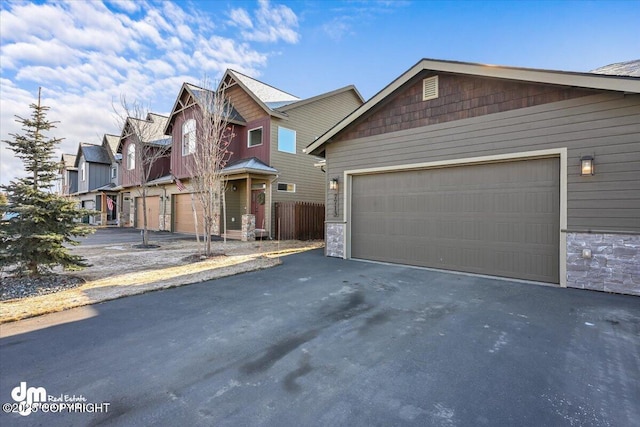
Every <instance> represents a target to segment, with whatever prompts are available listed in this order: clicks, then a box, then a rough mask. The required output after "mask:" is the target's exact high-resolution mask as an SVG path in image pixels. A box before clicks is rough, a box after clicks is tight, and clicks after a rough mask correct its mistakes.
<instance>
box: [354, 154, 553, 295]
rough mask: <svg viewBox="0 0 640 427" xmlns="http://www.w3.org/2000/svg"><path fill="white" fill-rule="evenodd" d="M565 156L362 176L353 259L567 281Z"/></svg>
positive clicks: (357, 193)
mask: <svg viewBox="0 0 640 427" xmlns="http://www.w3.org/2000/svg"><path fill="white" fill-rule="evenodd" d="M559 182H560V166H559V159H558V158H546V159H533V160H531V159H528V160H520V161H508V162H500V163H486V164H475V165H466V166H453V167H442V168H435V169H422V170H404V171H395V172H384V173H372V174H362V175H354V176H353V177H352V184H351V185H352V187H351V218H350V224H351V233H350V235H351V257H352V258H359V259H365V260H376V261H384V262H392V263H400V264H409V265H416V266H422V267H432V268H440V269H446V270H455V271H463V272H470V273H479V274H488V275H495V276H503V277H509V278H518V279H525V280H534V281H541V282H550V283H559V243H560V238H559V235H560V190H559V189H560V183H559Z"/></svg>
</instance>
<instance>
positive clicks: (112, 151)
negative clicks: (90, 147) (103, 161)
mask: <svg viewBox="0 0 640 427" xmlns="http://www.w3.org/2000/svg"><path fill="white" fill-rule="evenodd" d="M119 143H120V137H119V136H118V135H109V134H105V135H104V136H103V138H102V147H103V148H104V149H105V150H106V151H107V153H108V154H109V159H110V161H111V165H110V166H109V182H108V183H107V184H105V185H103V186H102V187H100V188H98V189H97V191H101V192H102V193H103V194H104V199H103V203H102V206H101V207H102V214H103V215H104V216H105V217H106V224H108V225H116V224H120V218H124V225H126V223H127V222H128V220H129V212H128V207H129V206H128V203H127V202H129V200H125V202H126V203H123V201H122V199H123V196H122V195H121V194H120V193H119V191H120V190H122V185H121V184H122V171H121V163H122V155H121V154H119V153H118V152H117V150H118V144H119ZM123 206H124V208H123ZM103 223H104V222H103Z"/></svg>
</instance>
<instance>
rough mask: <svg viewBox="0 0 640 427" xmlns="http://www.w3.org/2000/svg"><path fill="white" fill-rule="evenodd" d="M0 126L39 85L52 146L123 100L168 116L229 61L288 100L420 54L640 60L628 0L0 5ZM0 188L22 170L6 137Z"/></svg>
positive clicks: (67, 144) (78, 136)
mask: <svg viewBox="0 0 640 427" xmlns="http://www.w3.org/2000/svg"><path fill="white" fill-rule="evenodd" d="M0 7H1V9H0V65H1V76H0V119H1V123H0V133H1V135H0V136H1V139H2V140H5V139H9V138H10V137H9V133H12V132H17V131H19V129H18V125H17V124H16V123H15V121H14V115H16V114H17V115H22V116H25V115H28V114H29V109H28V105H29V104H30V103H31V102H34V101H35V99H36V97H37V88H38V86H42V87H43V98H44V103H45V104H46V105H48V106H50V107H51V111H50V113H49V118H50V119H51V120H58V121H60V123H59V124H58V125H57V126H58V127H57V129H55V130H54V131H53V132H51V134H50V136H55V137H64V138H65V140H64V142H63V143H62V146H61V150H60V153H61V152H62V151H64V152H70V153H75V151H76V149H77V144H78V142H80V141H82V142H90V143H100V141H101V139H102V135H103V134H105V133H116V134H117V133H119V128H118V126H119V125H118V120H117V118H116V115H115V113H114V112H113V104H114V103H115V104H116V105H117V104H118V103H119V99H120V96H121V95H125V96H126V98H127V99H128V100H130V101H133V100H137V101H140V102H142V103H143V104H145V105H148V106H149V107H150V109H151V110H152V111H154V112H158V113H168V112H169V110H170V109H171V107H172V106H173V103H174V101H175V97H176V96H177V94H178V91H179V89H180V85H181V83H182V82H183V81H190V82H192V83H196V84H197V83H199V82H200V81H201V80H202V78H203V77H204V76H205V75H206V76H208V77H209V78H210V79H214V80H215V79H216V78H219V77H220V76H221V75H222V73H224V70H225V69H226V68H227V67H229V68H233V69H235V70H238V71H241V72H244V73H246V74H248V75H251V76H253V77H255V78H258V79H259V80H261V81H263V82H265V83H268V84H271V85H273V86H275V87H278V88H279V89H282V90H284V91H287V92H290V93H292V94H294V95H296V96H299V97H302V98H304V97H309V96H314V95H318V94H320V93H323V92H327V91H331V90H333V89H337V88H339V87H343V86H346V85H349V84H354V85H355V86H356V87H357V88H358V90H359V91H360V92H361V94H362V95H363V96H364V98H365V99H368V98H370V97H371V96H373V95H374V94H375V93H377V92H378V91H379V90H381V89H382V88H383V87H384V86H386V85H387V84H389V83H390V82H391V81H392V80H393V79H395V78H396V77H398V76H399V75H400V74H402V73H403V72H404V71H406V70H407V69H409V68H410V67H411V66H412V65H413V64H415V63H416V62H418V60H420V59H421V58H433V59H447V60H457V61H466V62H477V63H486V64H497V65H509V66H518V67H531V68H544V69H554V70H566V71H589V70H591V69H594V68H597V67H600V66H603V65H606V64H611V63H615V62H622V61H627V60H631V59H638V58H640V31H638V23H639V22H640V1H633V0H629V1H532V2H529V1H515V0H514V1H357V0H353V1H315V0H306V1H276V0H269V1H267V0H261V1H224V0H223V1H178V2H156V1H150V0H147V1H104V2H102V1H90V2H89V1H83V0H75V1H70V2H60V1H55V2H42V1H37V2H24V1H20V2H13V1H2V2H1V6H0ZM0 156H1V158H0V166H1V173H0V183H2V184H6V183H8V181H9V180H10V179H13V178H14V177H16V176H20V175H21V174H22V165H21V163H20V162H19V161H18V160H17V159H15V158H14V156H13V153H12V152H10V151H8V150H7V149H6V146H5V144H4V143H2V147H1V148H0Z"/></svg>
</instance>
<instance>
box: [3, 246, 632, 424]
mask: <svg viewBox="0 0 640 427" xmlns="http://www.w3.org/2000/svg"><path fill="white" fill-rule="evenodd" d="M63 322H66V323H63ZM0 332H1V334H2V336H3V338H2V339H1V340H0V361H1V364H2V365H1V370H0V401H1V402H2V403H7V402H13V401H14V400H13V399H12V397H11V395H10V393H11V390H12V389H13V388H14V387H16V386H18V385H19V384H20V382H26V383H27V384H26V386H27V387H44V388H45V389H46V392H47V395H48V396H52V397H55V398H58V397H60V396H62V397H63V398H64V395H68V396H70V397H69V400H74V399H75V400H76V401H77V400H78V399H80V398H82V399H86V401H85V403H103V402H106V403H108V404H109V406H108V408H107V412H101V413H99V412H93V413H69V412H68V411H66V410H65V411H64V412H63V413H42V412H38V413H32V414H30V415H28V416H20V415H18V414H2V415H1V418H0V424H1V425H13V426H21V425H46V426H55V425H96V424H105V425H127V426H130V425H171V426H173V425H193V426H208V425H216V426H225V425H228V426H239V425H243V426H245V425H267V426H301V425H304V426H314V425H323V426H337V425H344V426H347V425H348V426H370V425H385V426H389V425H420V426H424V425H434V426H479V425H487V426H502V425H518V426H527V425H531V426H540V425H549V426H558V425H566V426H630V425H638V420H640V298H638V297H632V296H621V295H609V294H605V293H598V292H591V291H580V290H571V289H559V288H553V287H544V286H537V285H531V284H522V283H514V282H509V281H501V280H493V279H488V278H480V277H469V276H461V275H453V274H446V273H440V272H433V271H426V270H420V269H412V268H405V267H391V266H385V265H380V264H371V263H364V262H357V261H344V260H340V259H333V258H324V257H323V256H322V253H321V251H313V252H308V253H303V254H299V255H293V256H290V257H286V258H284V264H283V265H282V266H279V267H276V268H272V269H269V270H264V271H259V272H254V273H248V274H243V275H239V276H234V277H229V278H225V279H220V280H216V281H211V282H204V283H200V284H196V285H191V286H186V287H181V288H176V289H170V290H166V291H161V292H154V293H150V294H145V295H140V296H134V297H129V298H124V299H120V300H116V301H110V302H107V303H103V304H99V305H95V306H93V307H91V308H84V309H77V310H70V311H68V312H64V313H58V314H55V315H50V316H45V317H42V318H37V319H31V320H27V321H22V322H18V323H15V324H9V325H3V326H1V327H0ZM74 395H75V396H76V397H75V398H73V396H74ZM85 408H89V407H85ZM95 408H96V407H93V409H94V410H95ZM102 408H103V409H104V406H103V407H102Z"/></svg>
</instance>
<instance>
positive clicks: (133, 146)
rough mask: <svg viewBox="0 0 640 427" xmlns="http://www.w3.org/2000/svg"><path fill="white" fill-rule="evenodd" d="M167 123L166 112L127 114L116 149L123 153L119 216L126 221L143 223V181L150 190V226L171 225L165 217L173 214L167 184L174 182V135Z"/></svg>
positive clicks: (152, 228)
mask: <svg viewBox="0 0 640 427" xmlns="http://www.w3.org/2000/svg"><path fill="white" fill-rule="evenodd" d="M166 124H167V117H166V116H162V115H159V114H155V113H149V114H148V115H147V117H146V118H145V119H144V120H142V119H137V118H133V117H129V118H127V121H126V123H125V125H124V127H123V129H122V134H121V135H120V139H119V143H118V147H117V149H116V153H117V154H120V155H121V156H122V159H121V168H120V172H121V178H120V179H121V181H120V185H121V186H122V189H123V190H122V192H121V204H122V216H121V218H120V220H121V222H122V223H123V225H128V226H134V227H136V228H142V227H143V223H144V215H143V209H142V206H143V183H144V187H145V188H146V191H147V197H146V207H147V228H148V229H149V230H168V229H169V223H168V222H167V220H166V218H169V217H170V215H169V209H170V199H169V198H168V197H167V191H166V185H167V184H171V183H172V182H173V179H172V177H171V175H170V174H169V170H170V151H171V138H170V137H167V136H166V135H164V129H165V127H166ZM127 201H128V202H129V203H128V204H127ZM127 213H128V219H127V218H126V217H127Z"/></svg>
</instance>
